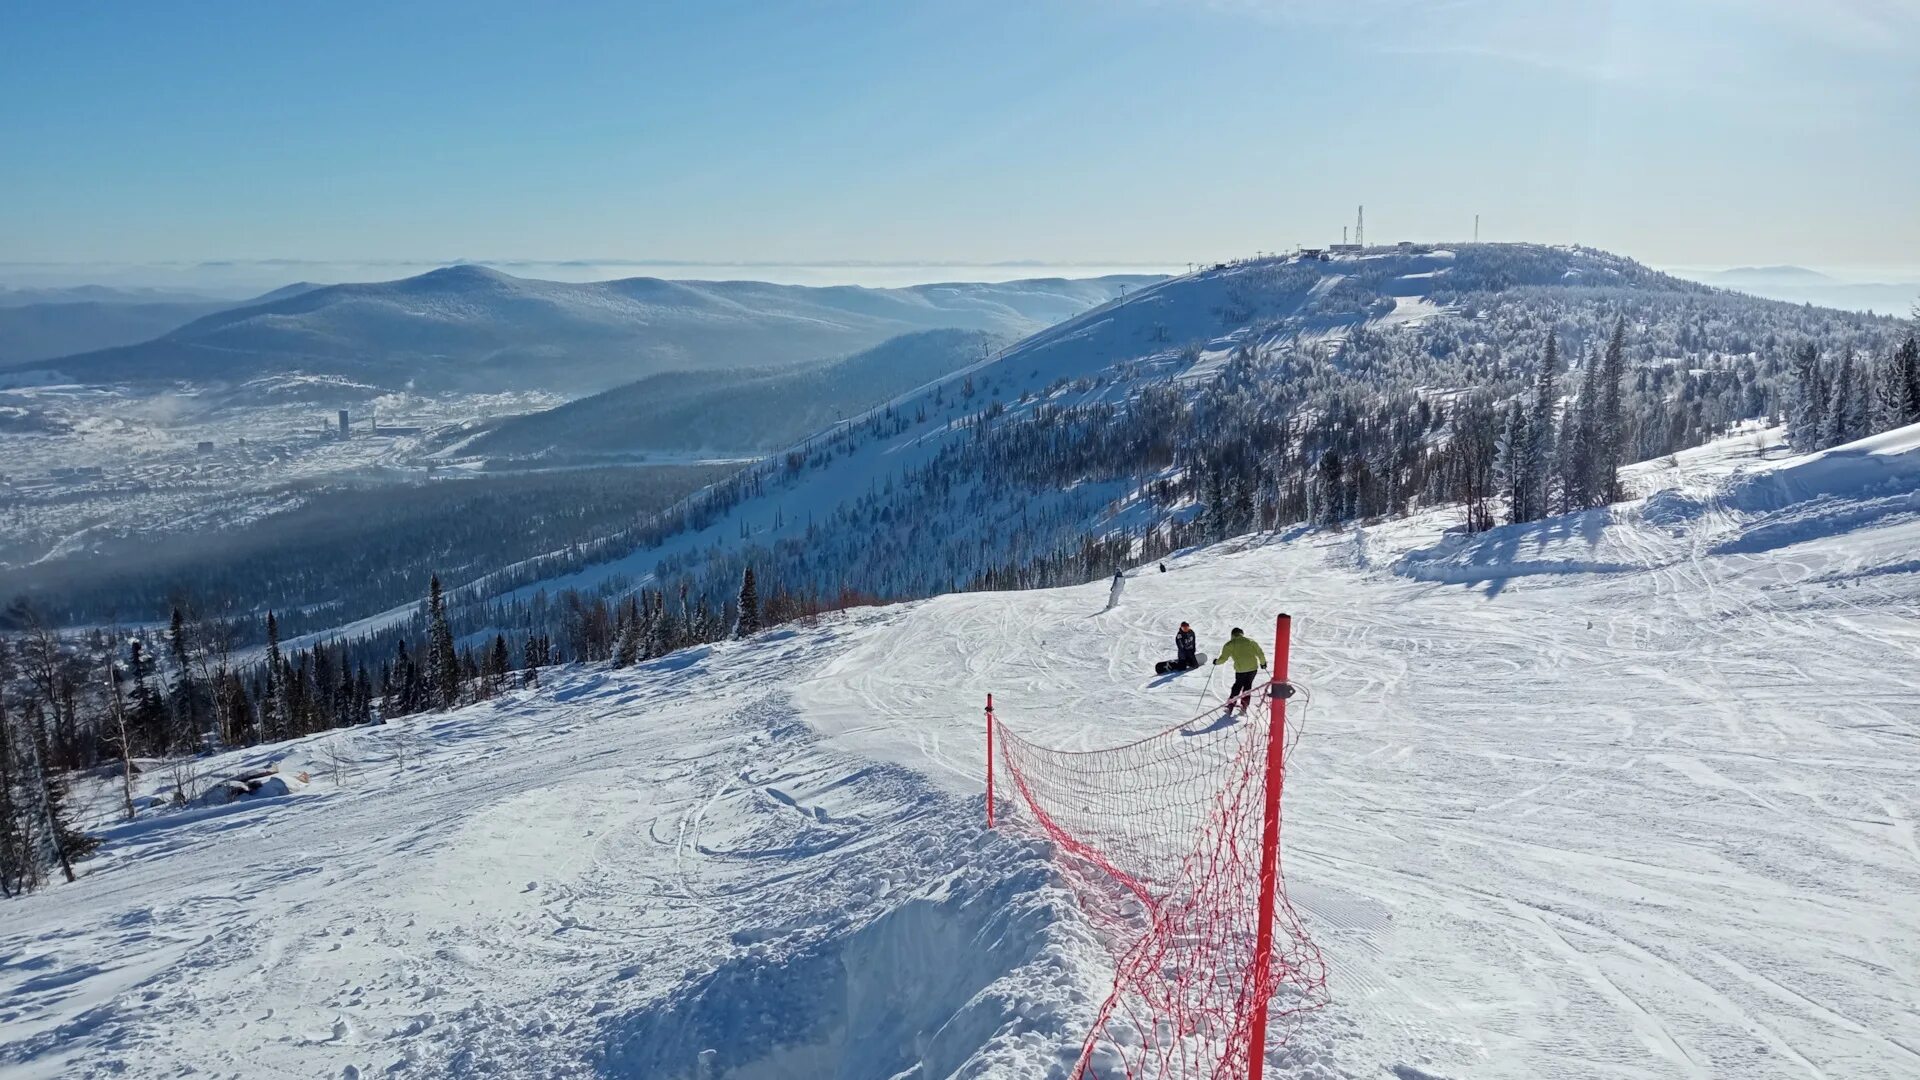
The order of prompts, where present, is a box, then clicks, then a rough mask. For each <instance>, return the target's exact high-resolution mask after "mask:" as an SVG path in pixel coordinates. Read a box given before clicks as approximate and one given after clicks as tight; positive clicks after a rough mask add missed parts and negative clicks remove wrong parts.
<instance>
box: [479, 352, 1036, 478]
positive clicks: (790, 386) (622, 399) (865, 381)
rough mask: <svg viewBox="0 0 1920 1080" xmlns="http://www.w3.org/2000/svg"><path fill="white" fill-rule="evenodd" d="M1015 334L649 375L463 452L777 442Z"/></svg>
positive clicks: (498, 431) (492, 435) (580, 453)
mask: <svg viewBox="0 0 1920 1080" xmlns="http://www.w3.org/2000/svg"><path fill="white" fill-rule="evenodd" d="M1012 340H1013V339H1012V338H1011V337H1004V336H998V335H994V334H991V333H988V332H986V331H983V330H923V331H920V332H919V333H914V334H902V335H901V336H899V337H896V338H891V339H889V340H887V341H885V342H883V343H881V344H879V345H876V346H874V347H873V348H871V349H867V350H865V351H864V352H859V353H856V354H854V355H852V356H848V357H844V358H842V359H838V360H833V361H829V362H827V363H822V364H806V365H803V366H800V367H794V368H771V369H769V368H746V369H731V370H727V371H719V372H712V373H707V374H703V375H689V374H686V373H683V372H669V373H666V374H661V375H650V376H648V377H647V378H644V379H641V380H640V381H638V382H633V383H628V384H627V385H625V386H619V387H615V388H614V389H612V390H607V391H604V392H602V393H599V394H594V395H592V396H590V397H585V398H581V399H579V400H578V401H571V402H568V403H567V404H565V405H561V406H559V407H557V408H553V409H549V410H547V411H545V412H539V413H532V414H530V415H526V416H516V417H512V418H509V419H507V420H505V421H502V422H501V423H500V424H499V425H498V426H497V427H496V428H494V430H492V431H490V432H488V433H486V434H484V435H482V436H480V437H478V438H476V439H474V440H472V441H471V442H469V443H467V444H466V445H464V446H462V447H461V448H460V453H461V454H462V455H479V456H484V457H546V458H551V459H555V460H556V461H571V460H579V459H590V458H592V457H594V456H596V455H609V454H621V453H632V452H636V451H687V450H713V451H722V452H741V451H748V452H755V451H768V450H774V449H777V448H779V447H782V446H786V445H789V444H791V443H793V442H796V441H798V440H799V439H801V438H802V437H804V436H806V435H807V434H809V433H811V432H814V431H818V430H820V429H821V428H825V427H829V426H831V425H832V424H833V423H834V422H835V421H836V420H839V419H842V418H852V417H856V416H858V415H859V414H860V413H861V412H862V411H864V410H866V409H868V408H871V407H873V406H875V405H878V404H880V403H881V402H883V401H886V400H887V399H889V398H891V397H894V396H895V395H897V394H901V393H904V392H906V391H908V390H911V389H913V388H914V387H916V386H919V385H921V384H923V383H927V382H931V381H932V380H934V379H937V378H940V377H941V376H943V375H946V374H948V373H950V372H953V371H955V370H958V369H959V368H961V367H964V366H966V365H967V364H971V363H975V362H978V361H980V360H984V359H986V358H987V357H988V356H990V355H991V354H992V353H993V351H994V350H995V349H996V348H999V347H1000V346H1002V345H1006V344H1008V343H1010V342H1011V341H1012Z"/></svg>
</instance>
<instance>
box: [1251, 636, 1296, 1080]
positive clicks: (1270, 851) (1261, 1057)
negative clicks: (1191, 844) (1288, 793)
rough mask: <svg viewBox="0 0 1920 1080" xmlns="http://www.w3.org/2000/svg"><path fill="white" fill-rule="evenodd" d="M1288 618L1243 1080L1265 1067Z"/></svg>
mask: <svg viewBox="0 0 1920 1080" xmlns="http://www.w3.org/2000/svg"><path fill="white" fill-rule="evenodd" d="M1292 639H1293V617H1292V616H1290V615H1282V616H1280V617H1279V618H1278V619H1276V620H1275V622H1274V630H1273V686H1272V687H1271V692H1270V693H1269V694H1268V698H1267V700H1268V702H1269V703H1270V707H1271V709H1272V715H1271V718H1270V722H1269V726H1268V728H1267V788H1266V796H1267V798H1266V807H1265V810H1264V815H1265V816H1264V817H1263V818H1262V820H1261V825H1260V923H1259V929H1258V931H1257V932H1256V934H1255V936H1254V950H1255V951H1254V957H1253V987H1252V989H1253V1017H1252V1022H1251V1023H1250V1024H1249V1025H1248V1028H1247V1080H1261V1076H1262V1074H1263V1073H1265V1072H1266V1068H1267V999H1268V998H1269V997H1271V996H1272V995H1271V993H1270V991H1271V990H1272V987H1271V986H1269V985H1268V983H1269V981H1270V979H1271V978H1272V973H1273V902H1274V895H1275V893H1277V892H1278V891H1279V888H1278V886H1279V879H1280V788H1281V784H1282V783H1283V782H1284V780H1285V774H1286V755H1287V699H1286V697H1285V696H1283V695H1284V688H1285V687H1286V686H1287V649H1288V648H1289V647H1290V646H1291V645H1292Z"/></svg>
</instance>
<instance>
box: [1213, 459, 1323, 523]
mask: <svg viewBox="0 0 1920 1080" xmlns="http://www.w3.org/2000/svg"><path fill="white" fill-rule="evenodd" d="M1313 496H1314V507H1315V512H1314V521H1315V523H1316V524H1318V525H1322V526H1325V527H1327V528H1334V527H1337V526H1338V525H1339V524H1340V523H1341V522H1342V521H1344V520H1346V516H1347V514H1346V505H1345V504H1346V464H1345V463H1344V462H1342V461H1341V460H1340V452H1339V451H1338V450H1332V449H1328V450H1322V451H1321V452H1320V464H1319V467H1318V469H1316V470H1315V472H1314V482H1313ZM1220 535H1221V536H1222V537H1224V536H1225V535H1226V532H1225V529H1224V528H1222V529H1221V530H1220Z"/></svg>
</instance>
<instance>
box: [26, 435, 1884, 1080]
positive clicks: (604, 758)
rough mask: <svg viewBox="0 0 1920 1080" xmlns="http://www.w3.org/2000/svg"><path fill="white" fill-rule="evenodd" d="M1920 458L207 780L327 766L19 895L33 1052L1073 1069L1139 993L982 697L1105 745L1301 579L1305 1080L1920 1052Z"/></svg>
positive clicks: (1000, 598)
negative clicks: (1082, 1041) (1196, 654)
mask: <svg viewBox="0 0 1920 1080" xmlns="http://www.w3.org/2000/svg"><path fill="white" fill-rule="evenodd" d="M1917 460H1920V431H1915V430H1911V429H1910V430H1908V431H1907V432H1905V433H1904V434H1895V435H1892V436H1886V437H1882V438H1880V439H1878V440H1873V441H1871V444H1870V445H1869V444H1857V445H1855V446H1852V447H1845V448H1841V449H1840V450H1837V451H1833V452H1829V453H1827V454H1825V455H1820V456H1816V457H1812V458H1793V457H1789V456H1787V455H1785V453H1784V451H1782V450H1781V449H1780V448H1779V446H1778V444H1777V438H1776V437H1774V436H1773V435H1771V434H1770V433H1767V432H1752V433H1745V434H1742V435H1740V436H1738V437H1736V438H1733V439H1729V440H1726V441H1723V442H1721V443H1718V444H1715V445H1714V446H1712V447H1708V448H1704V449H1702V450H1700V451H1696V452H1689V453H1687V454H1683V455H1680V456H1679V457H1678V458H1676V459H1675V460H1674V461H1672V462H1670V463H1667V464H1649V465H1646V466H1641V467H1637V468H1636V469H1635V470H1634V471H1633V473H1632V475H1631V476H1630V478H1629V479H1630V481H1631V483H1632V484H1633V485H1634V488H1635V490H1636V491H1638V492H1641V493H1643V494H1644V495H1645V497H1644V498H1641V499H1639V500H1637V501H1635V502H1631V503H1627V504H1623V505H1621V506H1617V507H1614V508H1613V509H1611V510H1609V511H1594V512H1590V513H1588V514H1583V515H1576V516H1571V517H1566V518H1557V519H1553V520H1550V521H1546V522H1542V523H1537V524H1535V525H1530V526H1518V527H1507V528H1502V529H1497V530H1494V531H1493V532H1491V533H1487V534H1483V535H1480V536H1476V537H1466V536H1462V535H1459V534H1457V533H1451V532H1447V531H1446V529H1447V527H1448V526H1449V525H1450V524H1452V520H1453V519H1452V518H1451V516H1450V515H1447V514H1434V515H1429V516H1425V517H1420V518H1415V519H1412V520H1409V521H1405V522H1397V523H1392V524H1390V525H1386V526H1382V527H1378V528H1368V529H1354V530H1351V531H1348V532H1345V533H1339V534H1320V533H1301V534H1287V535H1282V536H1275V537H1254V538H1247V539H1243V540H1241V541H1237V542H1233V543H1229V544H1226V545H1222V546H1220V547H1216V548H1211V549H1207V550H1203V551H1197V552H1191V553H1186V554H1184V555H1182V556H1181V557H1178V558H1174V559H1170V560H1169V561H1168V564H1167V566H1168V570H1167V572H1166V573H1164V574H1163V573H1160V572H1158V569H1157V568H1156V567H1152V566H1148V567H1142V568H1140V569H1139V570H1138V571H1137V572H1136V573H1135V576H1134V577H1133V578H1132V580H1131V581H1130V583H1129V585H1128V586H1127V589H1126V591H1125V595H1124V598H1123V600H1122V602H1121V604H1120V605H1119V606H1118V607H1117V608H1115V609H1114V610H1112V611H1110V612H1102V608H1103V607H1104V605H1105V602H1106V598H1107V593H1108V583H1107V582H1106V581H1104V580H1102V581H1097V582H1093V583H1090V584H1088V585H1085V586H1080V587H1076V588H1068V589H1058V590H1050V591H1042V592H1026V593H984V594H971V595H956V596H947V597H942V598H938V599H935V600H930V601H926V602H923V603H918V604H911V605H905V606H900V607H892V608H878V609H871V610H866V611H860V612H857V613H854V614H852V615H850V616H846V617H843V618H837V619H832V620H828V621H826V622H824V623H822V624H821V625H819V626H816V627H792V628H784V629H780V630H776V631H773V632H769V633H767V634H763V635H761V636H759V637H758V638H756V639H754V640H752V641H748V642H734V643H727V644H723V645H717V646H713V647H709V648H702V649H696V650H691V651H689V652H685V653H682V654H678V655H676V656H673V657H670V658H667V659H665V660H661V661H658V662H655V663H651V664H647V665H643V666H641V667H638V668H634V669H629V670H624V671H608V670H602V669H587V668H572V669H566V670H563V671H555V672H550V673H548V678H547V679H545V680H544V682H543V684H542V686H541V687H540V688H538V689H535V690H528V691H516V692H514V693H512V694H509V695H508V696H506V697H505V698H502V699H498V700H496V701H494V702H491V703H488V704H485V705H481V706H477V707H471V708H467V709H463V710H460V711H457V712H454V713H451V714H446V715H439V716H424V717H415V718H408V719H407V720H404V721H401V722H398V723H395V724H392V725H389V726H386V727H378V728H368V729H359V730H353V731H347V732H339V733H334V734H330V735H327V736H321V737H316V738H313V739H309V740H305V741H303V742H300V743H296V744H293V745H291V746H286V747H280V748H275V749H272V750H271V751H259V752H253V753H236V754H233V755H229V756H227V757H225V758H221V759H217V760H214V761H209V762H205V763H202V765H203V767H204V768H205V769H206V770H207V771H209V772H210V773H215V774H232V773H237V772H240V771H243V770H244V768H245V767H246V766H249V765H256V764H259V763H261V762H263V761H266V760H271V759H274V758H280V759H282V760H281V769H282V771H283V772H285V773H288V774H297V773H300V772H304V773H306V774H307V776H308V779H309V782H308V783H305V784H290V785H286V786H285V788H284V790H285V791H286V793H285V794H282V795H271V794H269V795H265V796H264V797H263V796H252V797H248V798H245V799H241V800H238V801H235V802H233V803H230V804H227V805H223V806H210V807H196V808H192V809H187V810H180V811H159V812H152V813H148V814H146V815H144V816H143V817H142V818H140V819H139V820H137V821H135V822H133V823H129V824H121V825H114V826H111V827H108V828H106V829H105V832H106V837H107V846H106V848H105V849H104V851H103V852H102V853H101V854H100V855H99V856H97V857H96V858H94V859H93V860H91V861H90V862H88V863H87V864H85V866H84V869H85V874H84V876H83V877H82V878H81V880H80V881H79V882H78V883H77V884H74V885H70V886H69V885H61V886H55V887H52V888H49V889H47V890H46V891H44V892H42V893H39V894H36V895H34V896H31V897H28V898H27V899H24V900H16V901H12V902H5V903H0V911H3V912H4V913H5V920H4V926H3V927H0V1076H4V1077H8V1078H13V1077H53V1076H78V1077H92V1076H124V1075H137V1076H160V1075H184V1074H188V1073H192V1074H195V1075H208V1076H233V1077H252V1076H263V1075H290V1076H334V1077H367V1076H372V1075H392V1076H402V1077H404V1076H422V1077H427V1076H477V1075H506V1076H543V1077H575V1076H583V1077H584V1076H602V1077H696V1076H707V1077H712V1078H714V1080H755V1078H769V1077H829V1076H830V1077H838V1078H846V1080H866V1078H872V1080H884V1078H889V1077H898V1076H902V1075H908V1076H914V1077H925V1078H932V1077H946V1076H965V1077H974V1078H979V1077H995V1078H1003V1080H1014V1078H1023V1080H1024V1078H1031V1077H1041V1076H1059V1075H1063V1073H1064V1070H1065V1069H1066V1068H1068V1066H1069V1065H1070V1063H1071V1060H1072V1056H1073V1053H1074V1051H1075V1050H1076V1049H1077V1046H1078V1040H1079V1038H1080V1036H1081V1034H1082V1033H1083V1031H1084V1025H1085V1022H1086V1019H1087V1016H1088V1013H1089V1010H1090V1009H1091V1007H1092V1005H1093V1004H1094V1003H1095V1002H1096V1001H1097V998H1098V996H1099V995H1100V994H1101V993H1102V992H1103V990H1104V988H1105V981H1106V978H1107V976H1108V974H1109V971H1108V969H1107V968H1106V967H1105V963H1106V961H1105V959H1104V957H1105V954H1104V952H1103V951H1102V950H1101V948H1100V947H1099V945H1098V943H1097V942H1095V941H1094V940H1093V939H1092V938H1091V936H1090V934H1089V932H1088V930H1087V928H1086V925H1085V923H1084V922H1083V921H1082V920H1081V918H1080V916H1079V915H1078V913H1077V910H1076V908H1075V907H1074V904H1073V901H1072V899H1071V897H1070V896H1069V895H1068V894H1067V893H1066V892H1065V891H1064V890H1063V889H1062V888H1061V887H1060V886H1059V884H1058V883H1057V879H1056V877H1055V876H1054V875H1053V874H1052V873H1051V872H1050V870H1049V865H1048V863H1047V861H1046V857H1045V852H1044V850H1043V849H1042V848H1041V847H1040V846H1039V845H1038V844H1036V843H1034V842H1032V841H1031V840H1028V839H1026V838H1024V837H1023V836H1022V834H1021V833H1020V832H1019V831H1018V829H1017V822H1018V818H1019V815H1018V814H1017V813H1012V814H1010V815H1009V816H1010V817H1011V818H1012V819H1013V822H1014V825H1012V826H1009V827H1008V828H1005V829H1002V830H1000V831H998V832H996V833H988V832H986V831H984V830H983V829H982V828H981V826H980V818H981V809H982V806H981V799H980V791H981V786H982V765H981V741H982V740H981V725H980V716H981V714H980V709H981V705H982V703H983V698H984V696H985V694H986V693H988V692H989V691H991V692H992V693H994V695H995V701H996V705H997V706H998V711H999V713H1000V715H1001V717H1002V719H1003V720H1004V721H1005V722H1007V723H1008V724H1010V725H1011V726H1013V727H1014V728H1016V729H1017V730H1019V731H1020V732H1021V733H1023V734H1024V735H1026V736H1028V737H1029V738H1033V739H1036V740H1039V741H1044V742H1048V743H1052V744H1055V745H1059V746H1065V747H1076V748H1091V747H1098V746H1101V745H1105V744H1109V743H1113V742H1117V741H1120V740H1122V739H1125V738H1127V737H1129V736H1132V735H1137V734H1142V733H1145V732H1148V731H1151V730H1155V729H1158V728H1160V727H1163V726H1166V725H1168V724H1169V723H1172V722H1174V721H1177V720H1180V719H1183V718H1185V717H1187V716H1189V715H1191V714H1192V713H1194V712H1195V711H1196V710H1197V708H1198V706H1199V703H1200V701H1201V700H1202V698H1203V697H1204V696H1205V695H1206V693H1207V692H1209V682H1208V675H1209V672H1208V670H1207V669H1202V670H1200V671H1195V672H1189V673H1185V674H1181V675H1177V676H1170V677H1155V676H1154V675H1153V674H1152V663H1153V661H1155V660H1157V659H1161V658H1164V657H1166V656H1169V655H1171V650H1172V640H1171V639H1172V635H1173V631H1174V629H1175V628H1176V627H1177V625H1178V623H1179V622H1180V620H1182V619H1186V620H1189V621H1191V622H1192V623H1193V624H1194V626H1195V627H1196V628H1197V629H1198V630H1199V632H1200V634H1201V639H1202V646H1203V648H1209V649H1217V648H1218V645H1219V643H1220V640H1221V638H1222V637H1223V636H1224V635H1225V632H1226V631H1227V630H1228V628H1229V627H1231V626H1235V625H1239V626H1243V627H1245V628H1247V629H1248V630H1249V631H1251V632H1253V633H1255V634H1258V635H1261V636H1265V635H1266V634H1267V633H1269V632H1270V629H1271V626H1272V618H1273V615H1274V614H1275V613H1276V612H1279V611H1288V612H1290V613H1291V614H1292V615H1293V616H1294V619H1295V623H1294V626H1295V633H1296V643H1295V652H1294V672H1295V675H1296V677H1297V678H1298V679H1300V680H1301V681H1302V682H1305V683H1307V684H1309V686H1310V687H1311V690H1312V698H1313V703H1312V706H1311V708H1310V709H1309V710H1307V712H1306V713H1305V716H1304V720H1305V723H1306V725H1307V728H1306V733H1305V737H1304V739H1303V741H1302V742H1301V744H1300V748H1299V750H1298V752H1297V754H1296V755H1295V757H1294V758H1293V760H1292V766H1291V768H1292V771H1291V773H1290V774H1289V776H1288V780H1287V787H1286V799H1287V818H1286V834H1285V843H1286V859H1287V880H1288V882H1289V885H1290V889H1291V892H1292V895H1293V898H1294V901H1295V903H1296V905H1297V906H1298V907H1299V909H1300V911H1301V913H1302V916H1303V918H1304V920H1305V922H1306V924H1307V927H1308V930H1309V932H1310V933H1312V934H1313V935H1314V937H1315V939H1316V940H1317V941H1318V943H1319V944H1320V946H1321V947H1322V949H1323V950H1324V951H1325V953H1326V956H1327V960H1328V964H1329V967H1330V970H1331V976H1330V979H1329V988H1330V990H1331V993H1332V996H1333V1004H1332V1005H1331V1006H1329V1007H1328V1008H1327V1009H1326V1010H1324V1011H1323V1012H1321V1013H1319V1014H1317V1015H1315V1016H1313V1017H1312V1018H1311V1019H1310V1020H1309V1021H1308V1022H1307V1024H1306V1025H1305V1027H1304V1029H1303V1030H1302V1032H1301V1033H1300V1035H1299V1036H1298V1037H1297V1039H1296V1040H1295V1042H1294V1043H1293V1044H1292V1045H1290V1046H1288V1047H1286V1048H1284V1049H1277V1050H1275V1051H1274V1052H1273V1064H1274V1068H1273V1069H1272V1070H1271V1071H1270V1075H1275V1076H1285V1077H1317V1078H1327V1077H1382V1076H1397V1077H1401V1078H1403V1080H1404V1078H1410V1077H1413V1078H1417V1077H1445V1078H1450V1080H1460V1078H1466V1077H1474V1078H1488V1077H1491V1078H1514V1080H1521V1078H1527V1080H1532V1078H1539V1077H1557V1078H1568V1080H1573V1078H1582V1080H1584V1078H1591V1077H1656V1078H1660V1077H1676V1078H1695V1077H1697V1078H1709V1077H1716V1078H1717V1077H1742V1078H1768V1077H1795V1078H1799V1077H1816V1078H1817V1077H1826V1078H1833V1080H1841V1078H1846V1080H1875V1078H1888V1080H1891V1078H1896V1077H1911V1076H1915V1075H1920V981H1916V980H1915V978H1914V975H1913V973H1914V972H1915V971H1916V970H1920V909H1917V908H1916V905H1915V904H1914V903H1913V902H1912V898H1913V897H1914V896H1915V895H1920V836H1917V834H1916V829H1915V821H1916V819H1920V757H1917V756H1916V753H1915V751H1916V749H1920V663H1916V660H1920V620H1917V619H1916V617H1915V615H1916V611H1920V563H1916V561H1915V559H1914V552H1915V551H1916V550H1920V508H1916V507H1915V506H1914V504H1913V501H1912V493H1913V492H1914V490H1915V488H1916V482H1917V481H1916V470H1915V465H1916V463H1917ZM1219 689H1220V680H1218V679H1215V680H1213V681H1212V683H1211V684H1210V691H1211V692H1213V693H1217V692H1218V691H1219ZM164 779H165V778H164V775H163V774H160V773H155V774H149V777H148V778H147V779H146V780H145V781H143V783H144V785H145V787H147V788H149V789H154V788H157V787H159V786H160V785H161V784H163V782H164ZM108 795H110V792H102V793H100V795H99V796H97V797H98V798H100V799H102V800H103V805H102V806H101V812H102V813H103V814H108V815H109V816H110V812H111V807H110V806H109V805H105V803H104V800H105V799H106V797H107V796H108Z"/></svg>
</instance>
